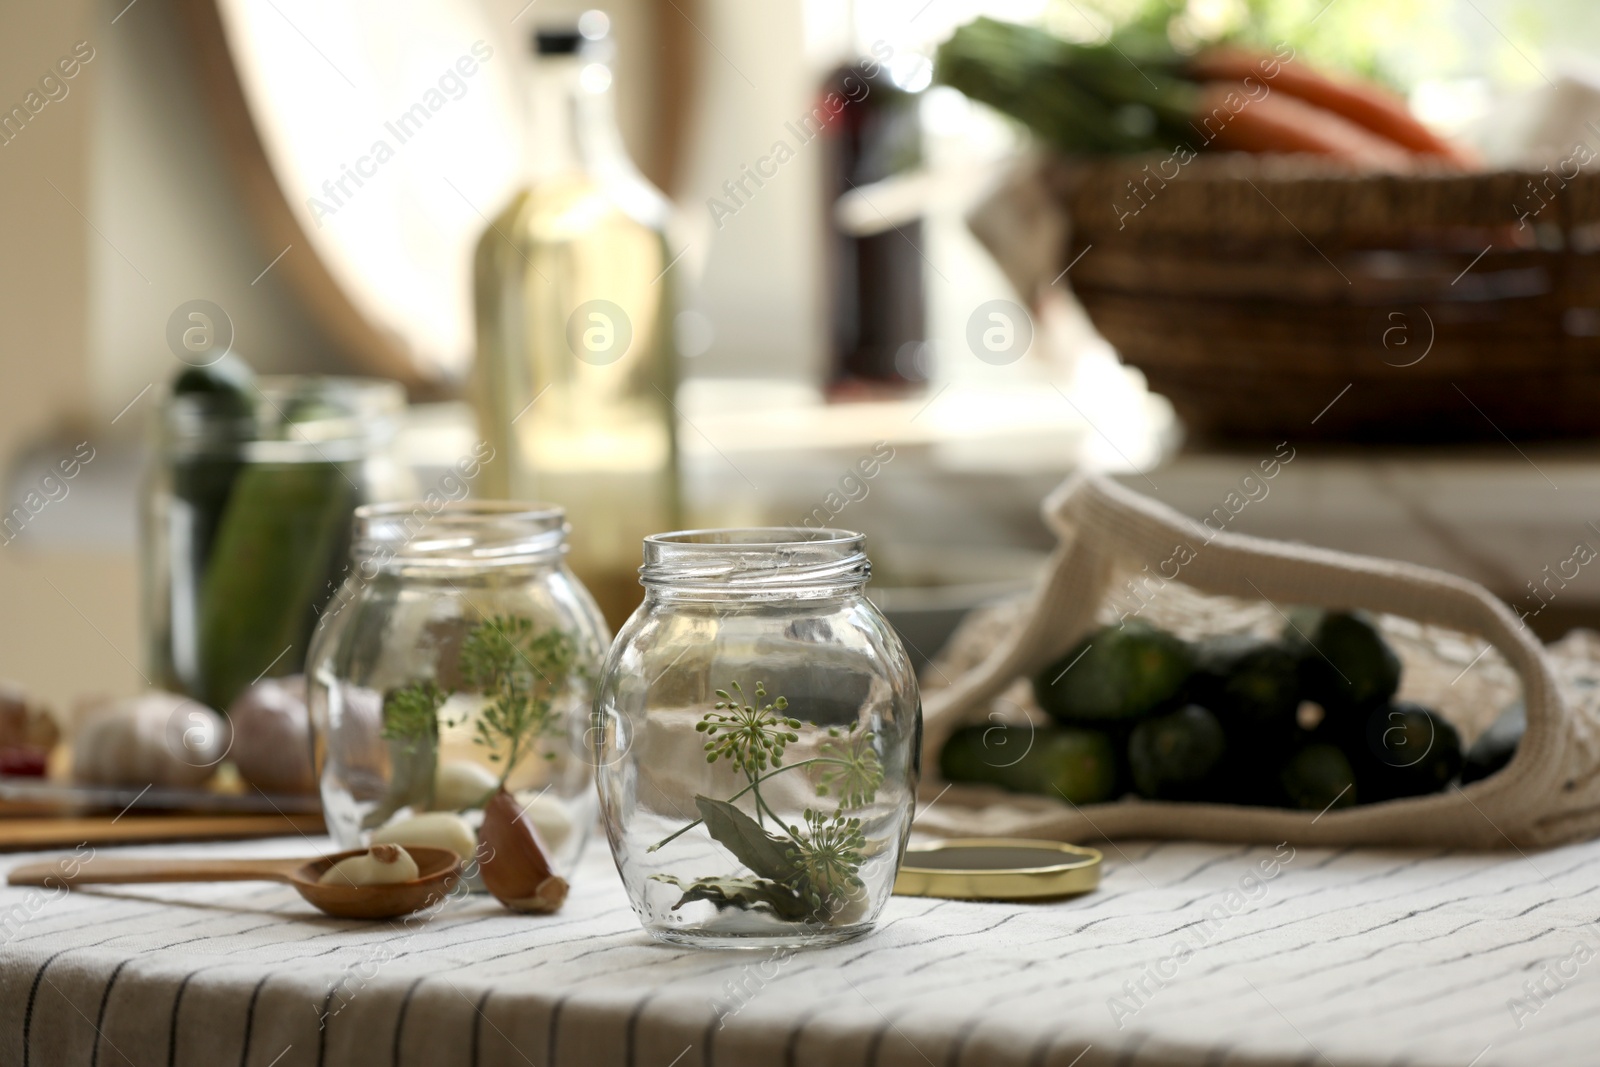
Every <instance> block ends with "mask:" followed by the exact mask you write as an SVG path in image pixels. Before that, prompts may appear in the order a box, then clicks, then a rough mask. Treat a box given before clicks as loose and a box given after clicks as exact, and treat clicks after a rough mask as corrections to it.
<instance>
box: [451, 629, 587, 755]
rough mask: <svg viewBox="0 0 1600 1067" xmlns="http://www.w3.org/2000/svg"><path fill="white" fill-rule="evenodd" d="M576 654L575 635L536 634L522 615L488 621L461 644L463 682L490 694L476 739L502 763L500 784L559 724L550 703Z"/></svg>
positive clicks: (475, 731)
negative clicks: (553, 715)
mask: <svg viewBox="0 0 1600 1067" xmlns="http://www.w3.org/2000/svg"><path fill="white" fill-rule="evenodd" d="M577 653H578V650H577V645H576V643H575V642H574V641H573V639H572V637H571V636H570V635H568V634H567V633H565V632H563V631H561V630H544V631H542V632H539V633H535V632H534V628H533V622H532V620H530V619H526V618H523V617H522V616H520V615H497V616H495V617H494V618H490V619H485V620H484V621H483V622H480V623H479V624H478V625H477V626H474V627H473V628H472V630H471V631H469V632H468V634H467V637H466V640H464V641H463V642H462V643H461V659H460V670H461V680H462V681H463V682H465V683H466V684H467V685H468V686H469V687H471V689H472V690H474V691H476V692H479V693H482V694H483V695H484V696H486V697H488V698H489V702H488V703H487V704H485V705H484V707H483V709H482V710H481V711H480V712H479V713H478V721H477V724H476V726H475V728H474V731H473V740H474V741H475V742H477V743H478V744H479V745H482V746H483V747H484V748H486V749H488V750H489V759H490V761H491V762H494V763H499V764H501V769H500V785H501V786H504V785H505V784H506V779H508V778H509V777H510V776H511V772H512V771H513V770H514V769H515V768H516V766H517V763H518V761H520V760H521V759H522V757H523V756H524V755H526V754H527V752H528V750H529V749H530V748H532V747H533V745H534V744H536V743H537V742H538V739H539V738H540V737H541V736H542V735H544V734H546V733H549V732H550V731H551V730H552V728H553V727H554V725H555V722H554V719H553V717H552V716H551V714H550V710H551V705H552V704H553V703H554V701H555V698H556V697H557V696H558V695H559V694H560V693H561V691H562V690H563V689H564V688H565V687H566V684H567V678H568V676H569V675H571V674H572V671H573V665H574V663H575V662H576V660H577ZM547 758H550V759H554V758H555V756H554V754H553V753H551V754H547Z"/></svg>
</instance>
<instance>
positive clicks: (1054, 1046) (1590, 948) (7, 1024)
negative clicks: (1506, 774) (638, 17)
mask: <svg viewBox="0 0 1600 1067" xmlns="http://www.w3.org/2000/svg"><path fill="white" fill-rule="evenodd" d="M323 844H324V842H306V841H300V840H278V841H272V842H262V843H255V844H219V845H207V846H186V847H185V846H163V847H161V848H155V847H150V848H141V849H118V850H102V851H103V852H104V853H105V854H111V853H112V852H113V851H115V852H116V853H118V854H141V853H142V854H154V853H162V854H167V855H172V854H177V853H183V854H189V855H198V854H207V855H218V854H230V855H241V854H263V853H273V854H299V853H305V852H310V851H314V850H315V849H316V848H317V847H320V846H322V845H323ZM1279 856H1280V857H1287V850H1285V852H1283V853H1279ZM36 858H39V857H38V856H32V855H20V854H19V855H14V856H6V857H3V858H0V866H5V867H10V866H11V865H13V864H15V863H18V862H23V861H26V860H31V859H36ZM1273 858H1274V850H1273V849H1271V848H1263V847H1254V848H1244V847H1233V846H1216V845H1199V844H1184V843H1171V844H1154V843H1148V842H1146V843H1122V844H1121V845H1117V846H1108V847H1107V863H1106V869H1105V878H1104V883H1103V886H1102V888H1101V889H1100V890H1099V891H1098V892H1095V893H1093V894H1090V895H1087V896H1084V897H1080V898H1077V899H1072V900H1066V901H1058V902H1054V903H1046V904H1033V905H1017V904H992V903H982V904H979V903H962V902H955V901H939V900H930V899H914V898H895V899H894V900H892V901H891V902H890V903H889V905H888V907H887V909H886V911H885V914H884V916H883V923H882V926H881V927H880V928H879V929H878V930H877V931H876V932H875V933H874V934H872V935H871V936H869V937H868V938H866V939H864V940H861V941H858V942H855V943H853V944H849V945H844V946H839V947H834V948H829V949H822V950H813V951H806V952H802V953H798V954H795V955H793V956H792V957H788V958H785V957H784V956H783V955H782V954H777V955H774V954H772V953H770V952H761V953H754V952H751V953H726V952H707V951H693V950H687V949H681V948H675V947H669V946H663V945H658V944H655V943H653V942H651V941H650V940H649V939H647V938H646V937H645V935H644V934H643V933H642V931H641V930H640V928H639V927H638V925H637V924H636V922H635V920H634V917H633V914H632V912H631V911H630V910H629V908H628V905H627V902H626V900H625V898H624V896H623V893H622V887H621V885H620V883H619V881H618V879H617V878H616V875H615V873H614V870H613V869H612V867H611V863H610V857H609V856H608V855H607V853H606V850H605V846H604V844H603V842H599V841H595V842H591V844H590V848H589V851H588V853H587V855H586V857H585V860H584V862H583V866H582V869H581V871H580V872H579V873H578V875H577V877H576V878H575V885H574V891H573V895H572V897H571V899H570V900H569V902H568V904H567V906H566V908H565V909H564V910H563V911H562V912H561V913H559V914H558V915H556V916H552V917H547V918H532V917H524V916H514V915H511V914H509V913H507V912H505V911H503V910H501V909H500V908H499V907H498V906H497V905H496V904H495V903H494V902H493V901H492V900H490V899H488V898H485V897H473V898H469V899H466V900H463V901H460V902H457V903H455V904H453V905H451V906H450V907H449V908H448V909H447V910H445V911H444V912H443V913H442V914H440V915H439V916H438V917H437V918H436V919H434V920H433V921H431V922H429V923H427V924H426V925H424V926H422V927H421V928H420V929H418V930H415V931H408V930H406V929H404V928H402V927H399V926H398V925H395V924H389V923H376V924H373V923H358V922H349V921H341V920H333V919H327V918H323V917H321V916H319V915H317V914H316V913H314V912H312V911H311V909H310V908H309V906H308V905H305V904H304V903H303V902H302V901H301V900H300V898H299V897H298V896H297V895H295V893H294V892H293V891H292V890H291V889H289V888H288V887H286V886H274V885H268V884H256V883H237V884H233V885H204V886H202V885H164V886H163V885H154V886H130V887H106V888H102V889H95V890H79V891H75V892H74V893H72V894H71V895H70V896H66V897H63V898H60V899H45V900H43V902H42V903H41V902H40V898H38V897H35V898H33V899H32V900H31V901H30V900H29V898H27V897H26V895H25V891H24V890H21V889H9V888H7V889H0V939H3V944H0V1064H6V1065H12V1064H34V1065H47V1064H57V1063H62V1064H65V1063H71V1064H86V1063H89V1064H93V1063H98V1064H108V1065H110V1064H123V1063H129V1064H135V1065H137V1067H159V1065H162V1064H173V1065H178V1064H184V1065H205V1067H211V1065H214V1064H227V1065H230V1067H231V1065H232V1064H244V1065H257V1067H267V1065H272V1067H298V1065H309V1064H323V1063H326V1064H362V1065H365V1064H384V1065H389V1064H406V1065H410V1064H415V1065H424V1064H426V1065H438V1067H450V1065H455V1064H483V1065H491V1064H493V1065H499V1064H509V1065H516V1064H531V1065H535V1067H559V1065H566V1064H583V1065H589V1064H598V1065H609V1064H630V1065H632V1064H637V1065H650V1067H699V1065H710V1064H716V1065H718V1067H732V1065H744V1064H749V1065H769V1064H783V1065H795V1067H800V1065H808V1064H818V1065H822V1064H829V1065H831V1064H884V1065H890V1064H908V1065H913V1067H917V1065H923V1064H931V1065H938V1067H945V1065H973V1064H1030V1065H1032V1064H1051V1065H1061V1067H1066V1065H1069V1064H1077V1065H1078V1067H1095V1065H1101V1064H1119V1065H1150V1064H1200V1063H1204V1064H1210V1065H1228V1064H1252V1065H1264V1064H1310V1063H1317V1064H1337V1065H1338V1067H1359V1065H1367V1064H1371V1065H1380V1064H1382V1065H1390V1064H1411V1065H1418V1067H1422V1065H1427V1067H1469V1065H1472V1067H1493V1065H1503V1064H1529V1065H1540V1067H1544V1065H1551V1064H1569V1063H1570V1064H1589V1063H1593V1062H1596V1055H1597V1053H1596V1051H1595V1046H1596V1044H1597V1043H1600V982H1597V981H1596V976H1597V975H1600V964H1597V963H1595V962H1594V960H1595V959H1597V958H1600V925H1596V918H1597V915H1600V880H1597V878H1596V873H1597V872H1600V843H1589V844H1585V845H1579V846H1573V847H1568V848H1563V849H1559V850H1554V851H1550V852H1545V853H1537V854H1531V855H1521V854H1519V853H1517V852H1515V851H1511V852H1505V853H1484V854H1449V853H1442V852H1440V853H1408V852H1371V851H1349V850H1337V851H1329V850H1311V849H1301V850H1299V851H1298V852H1296V853H1294V854H1293V855H1292V858H1286V859H1285V861H1284V862H1281V863H1280V864H1279V865H1278V866H1277V867H1276V868H1275V870H1276V876H1275V877H1270V878H1266V877H1264V876H1263V874H1262V871H1263V863H1264V862H1265V864H1266V867H1267V869H1274V868H1273V866H1272V860H1273ZM91 862H92V861H91ZM1251 872H1255V874H1254V878H1255V879H1261V880H1260V881H1259V882H1257V881H1255V880H1253V879H1252V878H1250V877H1249V876H1250V875H1251ZM1230 894H1235V895H1232V896H1230ZM1208 914H1210V915H1211V916H1213V917H1212V918H1211V919H1207V915H1208ZM1179 945H1187V946H1189V948H1190V951H1189V952H1187V953H1184V952H1180V951H1179V950H1178V947H1177V946H1179ZM1579 945H1582V946H1583V949H1582V950H1581V951H1579V950H1578V949H1577V946H1579ZM1179 956H1181V957H1182V959H1181V960H1180V961H1178V962H1176V963H1173V962H1164V961H1170V960H1176V959H1177V958H1178V957H1179ZM1578 957H1581V960H1580V959H1579V958H1578ZM1563 961H1566V962H1563ZM1546 965H1549V968H1550V969H1549V970H1546ZM1147 967H1149V968H1153V969H1154V972H1153V973H1154V974H1155V975H1156V976H1157V977H1147V976H1146V968H1147ZM352 976H355V977H352ZM1551 976H1553V977H1551ZM1525 982H1534V983H1538V982H1543V983H1544V984H1545V988H1546V990H1548V992H1546V993H1540V994H1539V999H1538V1000H1537V1001H1536V1000H1534V999H1532V998H1531V997H1530V996H1529V993H1528V990H1527V988H1525V985H1524V983H1525ZM341 983H342V989H343V990H344V992H342V993H341V992H338V990H339V989H340V988H341ZM1141 984H1142V985H1143V986H1144V989H1145V992H1144V993H1142V994H1139V997H1138V999H1137V1000H1135V999H1134V998H1133V994H1132V993H1130V990H1135V989H1137V988H1138V986H1139V985H1141ZM330 990H332V991H333V992H330ZM1112 998H1122V1000H1121V1007H1120V1008H1118V1007H1117V1006H1116V1004H1115V1002H1114V1001H1113V1000H1112ZM1517 1001H1520V1002H1521V1003H1522V1008H1521V1010H1520V1011H1519V1010H1514V1009H1515V1007H1516V1002H1517ZM1128 1009H1132V1010H1131V1011H1130V1010H1128ZM324 1020H325V1021H326V1026H322V1025H321V1024H322V1022H323V1021H324ZM1119 1022H1120V1023H1121V1024H1122V1025H1121V1026H1120V1027H1119V1025H1118V1023H1119ZM1519 1024H1520V1025H1519Z"/></svg>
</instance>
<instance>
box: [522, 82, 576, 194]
mask: <svg viewBox="0 0 1600 1067" xmlns="http://www.w3.org/2000/svg"><path fill="white" fill-rule="evenodd" d="M582 68H583V60H582V59H580V58H579V57H577V56H540V57H538V58H537V59H536V60H535V62H534V64H533V74H532V75H531V76H530V77H529V79H528V121H529V123H530V135H529V140H528V147H529V151H528V177H529V179H530V180H532V181H542V180H545V179H548V178H553V177H556V176H558V175H562V174H573V173H578V172H581V171H583V170H585V169H587V168H586V167H585V163H586V160H585V158H584V155H585V153H584V146H583V145H582V144H581V143H580V142H579V133H578V131H579V128H580V125H581V123H582V121H583V116H581V115H580V114H579V107H580V104H581V100H580V98H579V94H580V93H582V91H583V90H582V88H581V87H580V86H579V84H578V79H579V75H580V72H581V70H582Z"/></svg>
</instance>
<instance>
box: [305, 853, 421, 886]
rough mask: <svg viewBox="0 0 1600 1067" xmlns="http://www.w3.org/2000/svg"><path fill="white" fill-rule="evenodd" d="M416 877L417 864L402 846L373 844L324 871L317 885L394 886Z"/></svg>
mask: <svg viewBox="0 0 1600 1067" xmlns="http://www.w3.org/2000/svg"><path fill="white" fill-rule="evenodd" d="M416 878H417V861H416V860H414V859H412V858H411V853H409V852H407V851H406V850H405V849H403V848H401V847H400V846H399V845H373V846H372V847H371V848H369V849H368V850H367V851H365V852H363V853H361V854H360V855H359V856H346V857H345V858H344V859H342V860H340V861H339V862H338V863H335V864H334V865H333V866H332V867H329V868H328V869H327V870H325V871H323V872H322V877H321V878H318V879H317V884H318V885H393V884H394V883H396V882H411V881H415V880H416Z"/></svg>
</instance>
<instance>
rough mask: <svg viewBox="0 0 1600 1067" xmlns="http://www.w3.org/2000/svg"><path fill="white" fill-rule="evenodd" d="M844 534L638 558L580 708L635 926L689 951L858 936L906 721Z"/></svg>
mask: <svg viewBox="0 0 1600 1067" xmlns="http://www.w3.org/2000/svg"><path fill="white" fill-rule="evenodd" d="M863 545H864V539H863V538H862V537H861V535H860V534H855V533H849V532H847V531H838V530H823V531H813V530H805V529H783V528H779V529H748V530H700V531H690V532H684V533H670V534H660V535H657V536H654V537H649V538H646V539H645V542H644V566H643V567H642V568H641V570H640V574H641V575H642V578H643V584H644V587H645V600H644V603H643V605H641V606H640V607H639V609H638V610H637V611H636V612H635V613H634V614H633V617H632V618H630V619H629V620H628V622H627V625H625V626H624V627H623V629H622V632H621V633H620V634H618V636H617V640H616V642H615V643H614V644H613V645H612V647H611V652H610V654H609V655H608V656H607V658H606V665H605V670H604V672H603V674H602V678H601V683H600V691H599V696H598V698H597V699H596V701H595V729H594V734H595V740H596V746H597V762H598V764H599V779H598V782H599V786H600V803H601V810H602V812H603V815H604V819H605V826H606V832H607V835H608V836H609V838H610V841H611V851H612V854H613V856H614V857H615V859H616V863H617V869H618V871H619V872H620V873H621V875H622V880H623V882H624V884H625V885H626V886H627V890H628V894H629V897H630V899H631V901H632V904H633V908H634V911H635V912H637V913H638V915H639V919H640V921H641V922H642V923H643V924H644V927H645V929H646V930H647V931H648V932H649V933H650V934H651V935H652V936H654V937H656V938H659V939H661V940H664V941H673V942H678V943H683V944H693V945H715V946H727V947H743V946H750V945H807V944H810V945H822V944H831V943H834V942H838V941H843V940H847V939H849V938H852V937H856V936H859V935H861V934H863V933H865V932H866V931H867V930H869V929H870V928H871V927H872V925H873V923H874V921H875V919H876V917H877V915H878V912H879V910H880V909H881V908H882V907H883V904H884V902H885V901H886V900H887V899H888V898H889V895H890V893H891V892H892V891H893V888H894V879H895V874H896V872H897V870H898V868H899V864H900V858H901V855H902V853H903V852H904V849H905V842H906V836H907V834H908V833H909V832H910V828H911V816H912V809H913V806H914V802H915V793H916V784H917V775H918V770H919V767H918V759H919V755H918V753H919V748H920V741H921V733H922V706H921V703H920V701H919V698H918V693H917V683H916V676H915V674H914V673H913V672H912V669H911V664H910V661H909V660H908V659H907V657H906V653H905V650H904V648H902V646H901V644H900V640H899V638H898V637H897V636H896V635H895V633H894V630H893V629H892V628H891V627H890V625H889V623H888V621H887V620H885V619H884V617H883V616H882V615H881V614H880V613H879V612H878V609H877V608H875V607H874V606H873V605H872V603H871V602H870V601H868V600H867V599H866V597H865V596H864V595H863V591H864V589H865V587H866V583H867V578H868V575H869V573H870V565H869V564H868V562H867V557H866V553H865V552H864V550H863Z"/></svg>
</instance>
